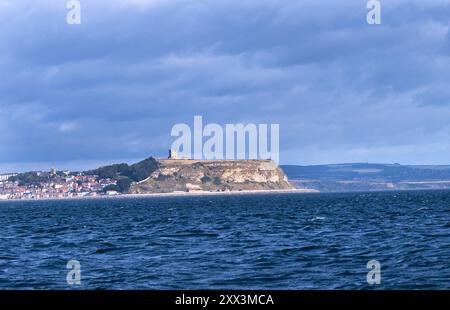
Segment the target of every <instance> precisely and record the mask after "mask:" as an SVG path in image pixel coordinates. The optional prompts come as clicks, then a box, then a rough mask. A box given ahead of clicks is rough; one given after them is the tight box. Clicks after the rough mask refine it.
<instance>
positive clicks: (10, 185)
mask: <svg viewBox="0 0 450 310" xmlns="http://www.w3.org/2000/svg"><path fill="white" fill-rule="evenodd" d="M50 173H51V174H54V171H53V170H52V171H51V172H50ZM16 175H17V174H8V175H0V199H3V200H4V199H51V198H71V197H85V196H97V195H118V194H119V193H118V192H116V191H104V189H105V188H106V187H107V186H108V185H115V184H116V181H115V180H112V179H101V178H99V177H98V176H95V175H83V174H77V175H71V174H69V173H65V175H64V176H56V175H55V177H52V178H49V180H48V181H47V182H41V183H39V184H32V185H24V184H21V183H20V182H19V181H16V180H12V179H11V177H14V176H16Z"/></svg>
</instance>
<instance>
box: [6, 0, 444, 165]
mask: <svg viewBox="0 0 450 310" xmlns="http://www.w3.org/2000/svg"><path fill="white" fill-rule="evenodd" d="M66 3H67V1H65V0H46V1H35V0H29V1H28V0H0V172H8V171H23V170H28V169H46V168H48V167H50V166H56V167H57V168H60V169H64V168H69V169H81V168H90V167H93V166H96V165H98V164H104V163H110V162H116V161H134V160H139V159H142V158H145V157H148V156H150V155H154V156H163V155H166V152H167V149H169V148H170V146H171V144H172V142H173V141H174V138H172V137H171V136H170V131H171V128H172V126H173V125H175V124H176V123H187V124H192V123H193V117H194V115H201V116H203V119H204V122H205V123H212V122H215V123H219V124H226V123H257V124H258V123H269V124H271V123H278V124H280V139H281V141H280V151H281V152H280V162H281V164H319V163H340V162H366V161H369V162H380V163H396V162H398V163H403V164H450V34H449V23H450V0H427V1H423V0H404V1H399V0H389V1H382V23H381V25H376V26H373V25H368V24H367V23H366V13H367V8H366V1H365V0H345V1H335V0H329V1H328V0H305V1H301V0H297V1H296V0H185V1H176V0H81V4H82V10H81V14H82V15H81V21H82V24H81V25H68V24H67V23H66V13H67V11H68V10H67V9H66Z"/></svg>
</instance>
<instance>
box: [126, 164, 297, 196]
mask: <svg viewBox="0 0 450 310" xmlns="http://www.w3.org/2000/svg"><path fill="white" fill-rule="evenodd" d="M158 164H159V168H158V169H157V170H156V171H154V172H153V173H152V174H151V175H150V177H149V178H147V179H145V180H143V181H141V182H138V183H136V184H134V185H133V187H132V188H131V192H132V193H136V194H143V193H169V192H174V191H214V192H216V191H240V190H284V189H293V186H292V185H291V184H289V182H288V180H287V177H286V175H285V174H284V172H283V170H281V169H280V168H279V167H278V166H277V165H276V164H275V163H274V162H273V161H271V160H211V161H208V160H174V159H168V160H158Z"/></svg>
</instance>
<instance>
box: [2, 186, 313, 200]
mask: <svg viewBox="0 0 450 310" xmlns="http://www.w3.org/2000/svg"><path fill="white" fill-rule="evenodd" d="M317 192H318V191H315V190H308V189H286V190H245V191H230V192H206V191H195V192H173V193H152V194H124V195H114V196H107V195H99V196H80V197H57V198H33V199H0V203H1V202H5V201H7V202H11V201H46V200H51V201H53V200H88V199H126V198H150V197H192V196H235V195H248V194H252V195H253V194H292V193H317Z"/></svg>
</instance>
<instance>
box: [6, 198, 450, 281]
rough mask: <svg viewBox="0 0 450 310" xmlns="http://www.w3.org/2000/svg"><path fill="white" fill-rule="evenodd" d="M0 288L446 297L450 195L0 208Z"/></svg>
mask: <svg viewBox="0 0 450 310" xmlns="http://www.w3.org/2000/svg"><path fill="white" fill-rule="evenodd" d="M74 261H75V262H76V264H75V265H74V263H73V262H74ZM374 262H375V263H374ZM374 279H376V281H374ZM74 280H75V281H74ZM78 280H79V281H78ZM0 289H24V290H28V289H64V290H65V289H68V290H73V289H81V290H82V289H105V290H116V289H121V290H122V289H138V290H140V289H268V290H271V289H274V290H275V289H287V290H323V289H325V290H329V289H344V290H347V289H356V290H373V289H381V290H392V289H421V290H422V289H427V290H428V289H432V290H434V289H438V290H442V289H450V191H412V192H376V193H335V194H298V193H283V194H239V195H223V196H221V195H214V196H208V195H205V196H183V197H179V196H178V197H143V198H115V199H78V200H53V201H43V200H42V201H2V202H0Z"/></svg>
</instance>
